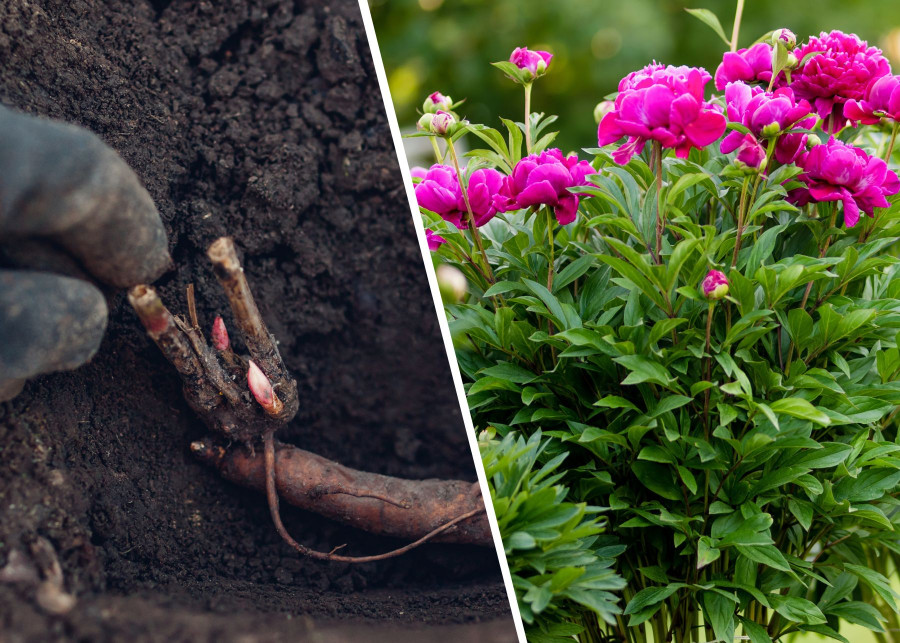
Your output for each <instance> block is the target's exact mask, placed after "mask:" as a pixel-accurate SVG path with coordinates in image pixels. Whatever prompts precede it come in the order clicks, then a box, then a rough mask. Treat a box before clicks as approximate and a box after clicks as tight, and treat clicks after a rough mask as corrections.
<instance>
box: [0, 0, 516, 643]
mask: <svg viewBox="0 0 900 643" xmlns="http://www.w3.org/2000/svg"><path fill="white" fill-rule="evenodd" d="M0 102H2V103H4V104H6V105H9V106H12V107H15V108H18V109H20V110H23V111H26V112H30V113H34V114H42V115H47V116H51V117H54V118H59V119H62V120H66V121H69V122H74V123H77V124H79V125H82V126H84V127H87V128H88V129H90V130H92V131H94V132H96V133H97V134H99V135H100V136H101V137H102V138H103V139H104V140H105V141H106V142H107V143H108V144H109V145H111V146H112V147H113V148H115V149H116V150H118V151H119V152H120V153H121V154H122V156H123V157H124V158H125V160H126V161H128V162H129V163H130V164H131V166H132V167H134V168H135V170H136V171H137V173H138V175H139V176H140V177H141V179H142V181H143V182H144V184H145V185H146V186H147V188H148V190H149V191H150V193H151V195H152V196H153V198H154V199H155V201H156V203H157V204H158V206H159V209H160V212H161V214H162V217H163V219H164V221H165V224H166V226H167V229H168V232H169V239H170V244H171V251H172V255H173V257H174V258H175V261H176V263H177V268H176V269H175V270H174V271H172V272H170V273H168V274H166V275H165V276H164V277H163V278H162V279H161V280H160V281H159V282H158V286H159V290H160V292H161V294H162V297H163V299H164V300H165V301H167V302H168V303H169V304H170V307H171V308H172V309H173V310H174V311H176V312H184V310H185V306H184V288H185V286H186V285H187V284H188V283H191V282H193V283H194V284H195V285H196V288H197V292H198V307H199V313H200V317H201V323H202V324H204V325H208V324H210V323H211V322H212V319H213V316H214V314H215V313H217V312H222V313H223V314H224V316H225V319H226V321H228V319H229V316H228V314H227V310H228V309H227V305H226V303H225V300H224V297H223V296H222V294H221V291H220V290H219V289H218V286H217V284H216V282H215V280H214V278H213V276H212V273H211V270H210V268H209V266H208V265H207V262H206V259H205V254H204V251H205V248H206V246H207V245H208V244H209V243H210V242H211V241H212V240H213V239H215V238H216V237H218V236H220V235H222V234H231V235H233V236H234V237H235V238H236V240H237V243H238V246H239V249H240V250H241V251H242V253H243V256H244V264H245V268H246V271H247V274H248V277H249V280H250V283H251V286H252V287H253V289H254V292H255V294H256V297H257V301H258V303H259V305H260V308H261V310H262V313H263V316H264V317H265V319H266V321H267V323H268V324H269V328H270V329H271V330H272V331H273V333H274V334H275V335H276V337H278V338H279V340H280V342H281V349H282V355H283V356H284V359H285V362H286V364H287V366H288V368H289V369H290V370H291V371H292V372H293V374H294V375H295V376H296V378H297V383H298V385H299V390H300V398H301V408H300V412H299V414H298V415H297V418H296V419H295V420H294V421H293V422H292V423H291V424H290V425H289V426H288V427H287V428H286V429H284V430H283V431H282V432H281V433H280V434H279V437H280V438H281V439H282V440H284V441H287V442H291V443H294V444H297V445H298V446H302V447H303V448H305V449H308V450H311V451H315V452H317V453H320V454H322V455H324V456H326V457H329V458H332V459H335V460H338V461H340V462H342V463H344V464H347V465H350V466H353V467H357V468H362V469H366V470H370V471H376V472H380V473H386V474H391V475H398V476H403V477H410V478H423V477H445V478H461V479H468V480H474V479H475V473H474V468H473V466H472V461H471V454H470V451H469V446H468V443H467V440H466V436H465V429H464V427H463V423H462V420H461V418H460V415H459V409H458V405H457V399H456V395H455V392H454V390H453V387H452V382H451V378H450V373H449V368H448V366H447V359H446V355H445V352H444V349H443V345H442V342H441V339H440V333H439V330H438V327H437V324H436V321H435V320H436V318H435V310H434V306H433V303H432V299H431V296H430V293H429V290H428V285H427V281H426V279H425V273H424V270H423V268H422V258H421V255H420V252H419V248H418V245H417V243H416V240H415V235H414V232H413V226H412V221H411V218H410V215H409V212H408V209H407V202H406V197H405V193H404V191H403V189H402V184H401V177H400V173H399V170H398V166H397V159H396V156H395V152H394V149H393V145H392V143H391V140H390V133H389V130H388V127H387V123H386V119H385V115H384V109H383V104H382V100H381V96H380V94H379V91H378V87H377V82H376V79H375V74H374V71H373V70H372V63H371V58H370V55H369V50H368V46H367V44H366V40H365V35H364V32H363V30H362V24H361V20H360V16H359V7H358V5H357V3H356V2H355V0H342V1H341V2H325V1H324V0H323V1H321V2H316V1H310V2H304V1H297V2H291V1H290V0H279V1H275V0H227V1H226V0H216V1H215V2H213V1H212V0H210V1H206V2H202V1H195V0H175V1H169V0H150V1H148V0H138V1H135V2H132V0H105V1H104V0H42V1H36V0H4V1H3V2H0ZM109 304H110V309H111V314H110V323H109V329H108V332H107V335H106V338H105V340H104V343H103V346H102V347H101V350H100V353H99V354H98V355H97V357H96V358H95V359H94V360H93V361H92V362H91V363H90V364H88V365H86V366H84V367H82V368H80V369H78V370H76V371H73V372H71V373H61V374H55V375H50V376H45V377H42V378H39V379H37V380H35V381H33V382H31V383H29V384H28V385H27V386H26V388H25V391H24V392H23V393H22V394H21V395H20V396H19V397H18V398H16V399H15V400H13V401H12V402H9V403H6V404H3V405H0V567H2V566H3V564H4V563H5V561H6V560H7V557H8V555H9V552H10V551H11V550H12V549H20V550H22V551H27V549H28V543H29V541H30V540H31V539H33V538H35V537H37V536H42V537H45V538H47V539H48V540H49V541H50V542H51V543H52V545H53V547H54V548H55V550H56V552H57V553H58V555H59V558H60V561H61V563H62V566H63V572H64V574H65V580H66V587H67V589H68V590H69V591H71V592H72V593H74V594H75V595H76V596H77V597H78V603H77V605H76V607H75V608H74V609H73V610H72V611H71V612H69V613H68V614H66V615H64V616H52V615H49V614H47V613H45V612H44V611H42V610H41V608H39V607H38V605H37V603H36V602H35V600H34V588H33V587H29V586H28V585H27V584H22V583H19V584H6V585H3V584H0V641H4V642H6V641H51V640H89V641H104V640H131V641H145V640H167V641H173V640H210V639H213V638H214V639H215V640H270V639H271V640H281V639H291V640H298V639H305V638H310V637H312V638H316V640H322V641H331V640H341V637H342V636H344V635H343V634H341V633H342V632H344V633H349V634H346V636H349V637H352V638H364V639H368V640H374V639H375V638H381V637H380V636H379V635H378V632H379V631H382V632H383V633H388V632H389V631H390V632H391V637H392V638H393V639H394V640H398V639H403V638H404V636H403V635H402V634H397V633H395V632H393V630H387V629H385V630H379V628H373V627H372V625H373V624H375V623H378V624H385V625H383V627H388V625H386V624H390V627H392V628H397V627H401V628H408V627H412V626H413V625H414V624H415V625H422V624H424V625H428V626H437V625H448V624H469V627H468V628H464V630H458V629H455V628H450V629H449V630H445V629H441V628H436V629H435V630H433V631H434V632H435V635H434V638H435V640H438V638H440V637H439V636H438V633H443V634H441V636H443V637H444V638H447V639H449V638H453V639H457V640H458V639H460V638H462V639H465V640H479V639H481V640H513V638H514V633H513V628H512V621H511V617H510V615H509V607H508V604H507V600H506V594H505V591H504V589H503V585H502V581H501V579H500V573H499V567H498V564H497V561H496V554H495V552H494V551H493V550H489V549H479V548H474V547H465V546H451V545H427V546H425V547H422V548H420V549H418V550H416V551H413V552H411V553H409V554H407V555H405V556H403V557H401V558H397V559H394V560H389V561H384V562H381V563H377V564H367V565H363V566H349V565H344V564H329V563H322V562H315V561H310V560H305V559H302V558H300V557H299V556H298V555H297V554H296V553H295V552H294V551H293V550H291V549H290V548H289V547H288V546H286V545H285V544H284V543H282V542H281V541H280V539H279V537H278V536H277V534H276V533H275V530H274V529H273V527H272V525H271V522H270V520H269V516H268V513H267V509H266V506H265V502H264V499H263V497H262V495H260V494H257V493H255V492H252V491H247V490H244V489H241V488H238V487H236V486H233V485H231V484H229V483H227V482H225V481H223V480H221V479H220V478H218V477H217V476H216V475H215V473H214V472H213V471H211V470H209V469H206V468H205V467H203V466H202V465H200V464H198V463H197V462H195V461H194V460H192V458H191V456H190V454H189V451H188V448H187V447H188V444H189V443H190V441H191V440H192V439H196V438H198V437H200V436H201V435H202V434H203V425H202V423H201V422H200V420H199V419H198V418H197V417H195V416H194V415H193V414H192V413H191V411H190V410H189V409H188V407H187V405H186V404H185V402H184V401H183V399H182V397H181V393H180V382H179V380H178V378H177V376H176V375H175V373H174V371H173V370H172V369H171V368H170V366H169V365H168V364H167V363H166V362H165V361H164V360H163V358H162V355H161V354H160V352H159V351H158V349H157V348H156V347H155V346H154V345H153V344H152V343H151V342H150V340H149V339H148V338H147V337H146V336H145V335H144V334H143V333H142V331H141V329H140V327H139V323H138V321H137V318H136V316H135V315H134V313H133V311H132V310H131V309H130V308H129V306H128V304H127V302H126V299H125V297H124V294H123V293H121V292H113V291H110V292H109ZM2 341H14V339H12V338H2ZM284 513H285V518H286V524H287V527H288V529H289V530H290V531H291V532H292V533H293V534H294V536H295V537H297V538H298V539H299V540H300V541H301V542H304V543H306V544H308V545H310V546H313V547H315V548H318V549H325V550H327V549H328V548H329V547H332V546H334V545H338V544H342V543H347V548H346V549H345V552H346V553H349V554H369V553H377V552H380V551H384V550H387V549H390V548H393V547H395V546H397V545H399V544H401V543H398V542H397V541H393V540H390V539H384V538H375V537H372V536H369V535H368V534H366V533H364V532H360V531H356V530H354V529H351V528H347V527H342V526H340V525H337V524H335V523H332V522H330V521H327V520H325V519H322V518H319V517H318V516H316V515H314V514H309V513H305V512H301V511H299V510H295V509H291V508H285V510H284ZM348 623H349V624H352V623H356V624H357V625H348ZM359 623H363V624H366V629H364V630H359V629H358V628H359V627H360V626H359V625H358V624H359ZM472 624H476V625H475V626H474V628H475V629H474V630H473V629H472V627H473V626H472ZM478 624H480V625H478ZM335 626H340V627H339V628H338V629H337V630H335V629H334V627H335ZM348 627H349V628H350V629H347V628H348ZM354 628H355V629H354ZM401 631H402V629H401ZM463 631H465V632H467V634H464V635H463V634H461V633H460V632H463ZM354 633H355V634H354ZM485 633H487V634H485ZM357 635H358V636H357ZM330 636H331V637H337V638H329V637H330ZM485 636H486V638H485ZM345 638H346V637H345ZM411 638H413V639H422V638H425V639H427V638H429V636H428V635H424V634H422V633H421V632H420V633H419V634H416V635H415V636H412V637H411Z"/></svg>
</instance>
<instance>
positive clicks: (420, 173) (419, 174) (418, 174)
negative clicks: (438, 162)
mask: <svg viewBox="0 0 900 643" xmlns="http://www.w3.org/2000/svg"><path fill="white" fill-rule="evenodd" d="M427 174H428V170H426V169H425V168H424V167H422V166H421V165H414V166H412V167H411V168H409V176H410V178H413V179H424V178H425V176H426V175H427Z"/></svg>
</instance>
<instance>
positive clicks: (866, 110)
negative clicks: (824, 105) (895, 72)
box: [844, 76, 900, 125]
mask: <svg viewBox="0 0 900 643" xmlns="http://www.w3.org/2000/svg"><path fill="white" fill-rule="evenodd" d="M844 116H846V117H847V118H848V119H850V120H851V121H860V122H862V123H865V124H866V125H874V124H875V123H877V122H878V121H879V120H881V118H882V117H887V118H890V119H891V120H892V121H894V122H900V76H881V77H880V78H876V79H875V80H874V81H872V82H870V83H869V86H868V87H866V91H865V94H863V98H862V100H861V101H857V100H848V101H847V102H846V103H844Z"/></svg>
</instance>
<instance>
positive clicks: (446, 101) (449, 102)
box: [422, 92, 453, 114]
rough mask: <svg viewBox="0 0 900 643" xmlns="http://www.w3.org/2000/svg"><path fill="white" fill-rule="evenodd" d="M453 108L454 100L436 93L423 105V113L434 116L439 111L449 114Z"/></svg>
mask: <svg viewBox="0 0 900 643" xmlns="http://www.w3.org/2000/svg"><path fill="white" fill-rule="evenodd" d="M452 106H453V99H451V98H450V97H449V96H444V95H443V94H442V93H441V92H434V93H433V94H431V95H430V96H428V98H426V99H425V102H424V103H422V111H423V112H425V113H426V114H434V113H435V112H438V111H445V112H449V111H450V108H451V107H452Z"/></svg>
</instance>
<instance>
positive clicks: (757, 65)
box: [716, 42, 781, 91]
mask: <svg viewBox="0 0 900 643" xmlns="http://www.w3.org/2000/svg"><path fill="white" fill-rule="evenodd" d="M779 77H780V78H781V76H779ZM739 80H740V81H743V82H745V83H764V84H765V85H766V86H767V87H768V85H769V82H770V81H771V80H772V45H770V44H768V43H765V42H758V43H756V44H755V45H753V46H752V47H750V48H749V49H738V50H737V51H729V52H726V53H725V55H724V56H722V64H721V65H719V66H718V68H717V69H716V89H718V90H719V91H722V90H723V89H725V87H727V86H728V83H734V82H737V81H739Z"/></svg>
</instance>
